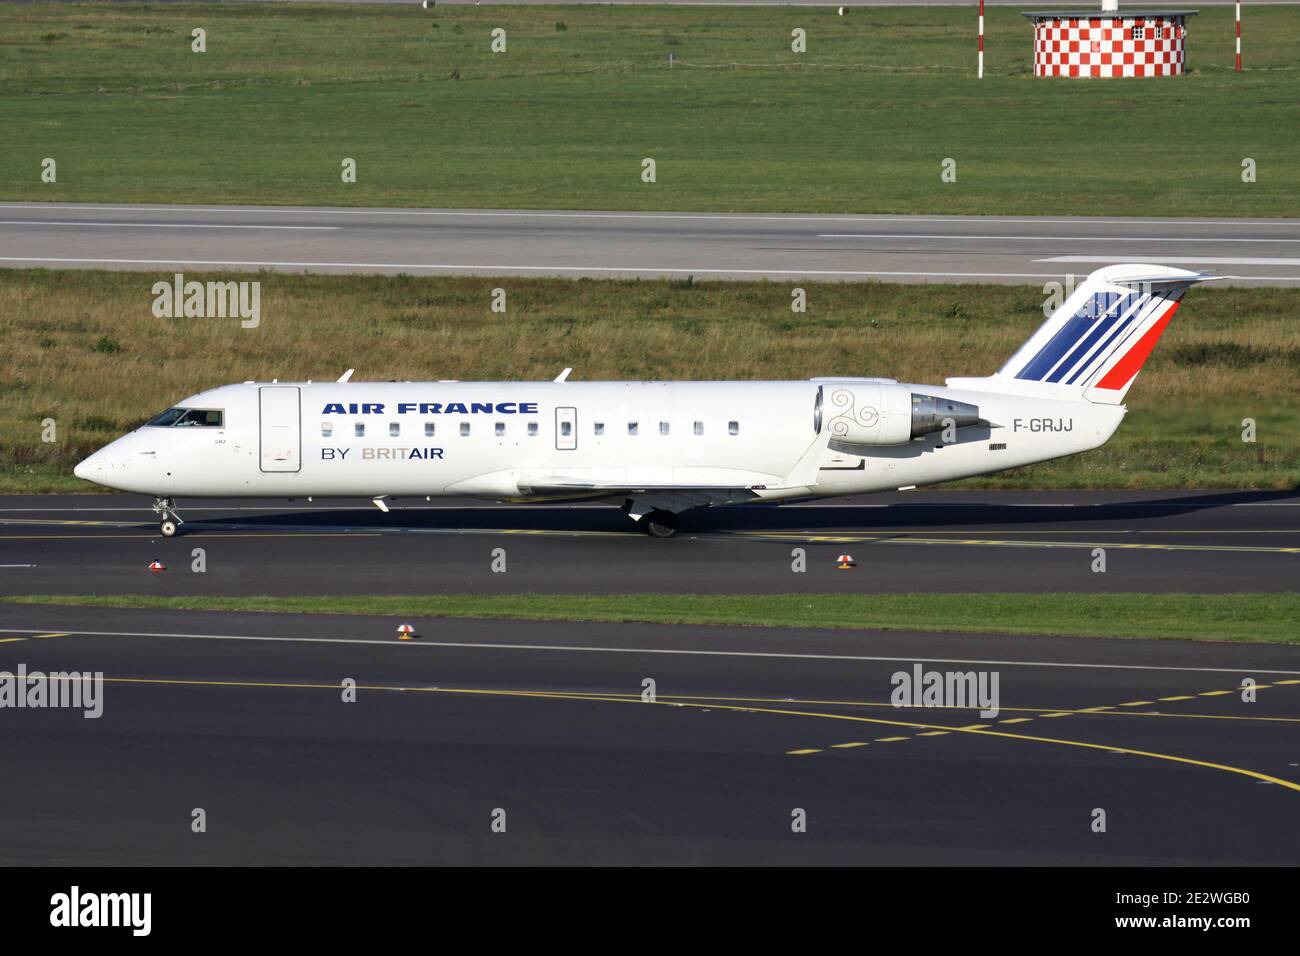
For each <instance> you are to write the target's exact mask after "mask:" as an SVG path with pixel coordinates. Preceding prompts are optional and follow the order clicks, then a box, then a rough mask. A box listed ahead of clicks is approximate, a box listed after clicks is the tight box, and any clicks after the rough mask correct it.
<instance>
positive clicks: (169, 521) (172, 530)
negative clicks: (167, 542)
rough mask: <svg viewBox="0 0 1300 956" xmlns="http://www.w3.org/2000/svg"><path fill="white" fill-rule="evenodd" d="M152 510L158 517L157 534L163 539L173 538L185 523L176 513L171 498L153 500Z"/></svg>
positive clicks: (174, 504) (174, 503)
mask: <svg viewBox="0 0 1300 956" xmlns="http://www.w3.org/2000/svg"><path fill="white" fill-rule="evenodd" d="M153 510H154V513H155V514H156V515H158V516H159V519H160V520H159V521H158V533H159V534H161V535H162V536H163V537H164V538H174V537H176V535H177V534H178V533H179V532H180V526H181V525H183V524H184V523H185V522H184V521H182V520H181V516H180V515H178V514H177V513H176V502H175V501H174V500H173V499H171V498H154V500H153Z"/></svg>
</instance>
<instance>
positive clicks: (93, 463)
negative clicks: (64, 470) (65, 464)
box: [72, 448, 104, 481]
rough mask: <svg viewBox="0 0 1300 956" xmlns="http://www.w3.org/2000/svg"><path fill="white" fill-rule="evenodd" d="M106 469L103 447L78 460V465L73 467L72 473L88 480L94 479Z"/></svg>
mask: <svg viewBox="0 0 1300 956" xmlns="http://www.w3.org/2000/svg"><path fill="white" fill-rule="evenodd" d="M103 470H104V450H103V449H102V448H101V449H100V450H99V451H97V452H95V453H94V454H93V455H91V456H90V457H88V458H86V459H84V460H82V461H81V462H78V464H77V466H76V467H75V468H73V469H72V473H73V474H74V475H76V476H77V477H78V478H84V479H85V480H86V481H94V480H95V478H96V476H98V475H99V474H100V473H101V472H103Z"/></svg>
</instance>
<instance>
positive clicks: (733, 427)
mask: <svg viewBox="0 0 1300 956" xmlns="http://www.w3.org/2000/svg"><path fill="white" fill-rule="evenodd" d="M727 434H728V435H739V434H740V422H727Z"/></svg>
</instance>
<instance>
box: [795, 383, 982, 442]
mask: <svg viewBox="0 0 1300 956" xmlns="http://www.w3.org/2000/svg"><path fill="white" fill-rule="evenodd" d="M820 398H821V401H820V402H819V409H824V415H825V418H826V420H827V426H826V427H827V429H828V430H829V432H830V437H831V440H832V441H837V442H843V443H845V444H849V445H904V444H906V443H907V442H909V441H911V440H912V439H913V438H920V437H921V436H922V435H930V434H933V433H935V432H941V431H943V429H944V427H945V426H946V425H947V423H948V422H949V421H951V422H952V423H953V425H954V427H956V428H964V427H965V426H967V425H978V424H979V422H980V410H979V406H977V405H969V404H967V403H966V402H955V401H953V400H952V399H948V398H939V397H938V396H935V395H925V394H922V393H920V392H913V391H912V390H911V389H910V388H908V387H907V386H906V385H892V384H891V385H885V384H876V383H869V382H860V383H859V382H854V383H851V384H850V383H845V384H843V385H824V386H822V394H821V396H820Z"/></svg>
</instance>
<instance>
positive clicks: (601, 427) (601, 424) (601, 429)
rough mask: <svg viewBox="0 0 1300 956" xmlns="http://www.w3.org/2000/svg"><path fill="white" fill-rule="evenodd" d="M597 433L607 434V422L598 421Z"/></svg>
mask: <svg viewBox="0 0 1300 956" xmlns="http://www.w3.org/2000/svg"><path fill="white" fill-rule="evenodd" d="M596 434H597V435H603V434H605V423H604V422H596Z"/></svg>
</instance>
